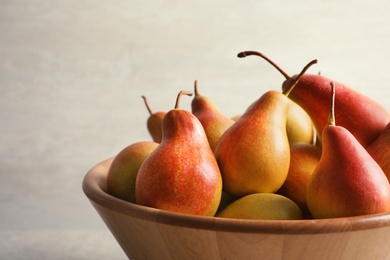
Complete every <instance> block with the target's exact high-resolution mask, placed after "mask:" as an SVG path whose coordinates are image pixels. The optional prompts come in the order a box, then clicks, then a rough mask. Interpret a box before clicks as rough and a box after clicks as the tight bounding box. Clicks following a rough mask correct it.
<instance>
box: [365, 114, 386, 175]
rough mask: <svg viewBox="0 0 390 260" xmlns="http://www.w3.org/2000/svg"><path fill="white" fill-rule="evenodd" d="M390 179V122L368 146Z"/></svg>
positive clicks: (370, 152) (368, 150) (368, 149)
mask: <svg viewBox="0 0 390 260" xmlns="http://www.w3.org/2000/svg"><path fill="white" fill-rule="evenodd" d="M367 152H368V153H369V154H370V155H371V156H372V158H374V160H375V161H376V162H377V163H378V164H379V166H380V167H381V168H382V170H383V171H384V172H385V174H386V176H387V179H389V180H390V122H389V123H388V124H387V126H386V128H385V130H383V132H382V133H381V134H380V136H379V137H378V138H377V139H376V140H375V141H374V142H373V143H372V144H371V145H370V146H369V147H368V148H367Z"/></svg>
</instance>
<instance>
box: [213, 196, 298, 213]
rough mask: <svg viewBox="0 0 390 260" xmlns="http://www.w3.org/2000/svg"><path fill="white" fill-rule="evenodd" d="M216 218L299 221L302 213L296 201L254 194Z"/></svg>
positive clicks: (283, 197) (234, 203)
mask: <svg viewBox="0 0 390 260" xmlns="http://www.w3.org/2000/svg"><path fill="white" fill-rule="evenodd" d="M216 217H220V218H234V219H254V220H298V219H303V218H304V216H303V214H302V211H301V210H300V208H299V207H298V205H297V204H295V203H294V201H292V200H290V199H289V198H287V197H285V196H282V195H279V194H274V193H254V194H249V195H246V196H244V197H241V198H239V199H237V200H235V201H233V202H232V203H231V204H229V205H228V206H226V207H225V208H224V209H222V210H221V211H220V212H218V214H217V215H216Z"/></svg>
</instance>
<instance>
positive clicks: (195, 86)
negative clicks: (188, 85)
mask: <svg viewBox="0 0 390 260" xmlns="http://www.w3.org/2000/svg"><path fill="white" fill-rule="evenodd" d="M194 93H195V96H196V97H197V96H199V92H198V81H197V80H195V82H194Z"/></svg>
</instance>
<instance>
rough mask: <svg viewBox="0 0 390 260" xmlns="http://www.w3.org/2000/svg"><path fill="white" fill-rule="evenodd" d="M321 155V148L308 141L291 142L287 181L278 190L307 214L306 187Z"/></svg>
mask: <svg viewBox="0 0 390 260" xmlns="http://www.w3.org/2000/svg"><path fill="white" fill-rule="evenodd" d="M320 157H321V148H320V147H318V146H315V145H313V144H308V143H303V142H301V143H292V144H290V167H289V170H288V174H287V178H286V181H285V182H284V183H283V185H282V187H281V188H280V189H279V190H278V191H277V193H278V194H281V195H284V196H286V197H288V198H290V199H291V200H292V201H294V202H295V203H296V204H297V205H298V206H299V207H300V208H301V210H302V212H304V213H305V214H308V213H309V210H308V208H307V203H306V188H307V184H308V183H309V181H310V178H311V176H312V174H313V172H314V169H315V168H316V167H317V164H318V162H319V160H320Z"/></svg>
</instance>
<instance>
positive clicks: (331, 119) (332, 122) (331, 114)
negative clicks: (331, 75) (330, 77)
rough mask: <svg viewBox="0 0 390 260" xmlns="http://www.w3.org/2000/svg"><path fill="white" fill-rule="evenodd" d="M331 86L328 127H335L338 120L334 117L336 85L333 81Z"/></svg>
mask: <svg viewBox="0 0 390 260" xmlns="http://www.w3.org/2000/svg"><path fill="white" fill-rule="evenodd" d="M330 86H331V88H332V90H331V95H330V110H329V118H328V125H332V126H335V125H336V119H335V116H334V103H335V97H336V85H335V84H334V82H333V81H331V82H330Z"/></svg>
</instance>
